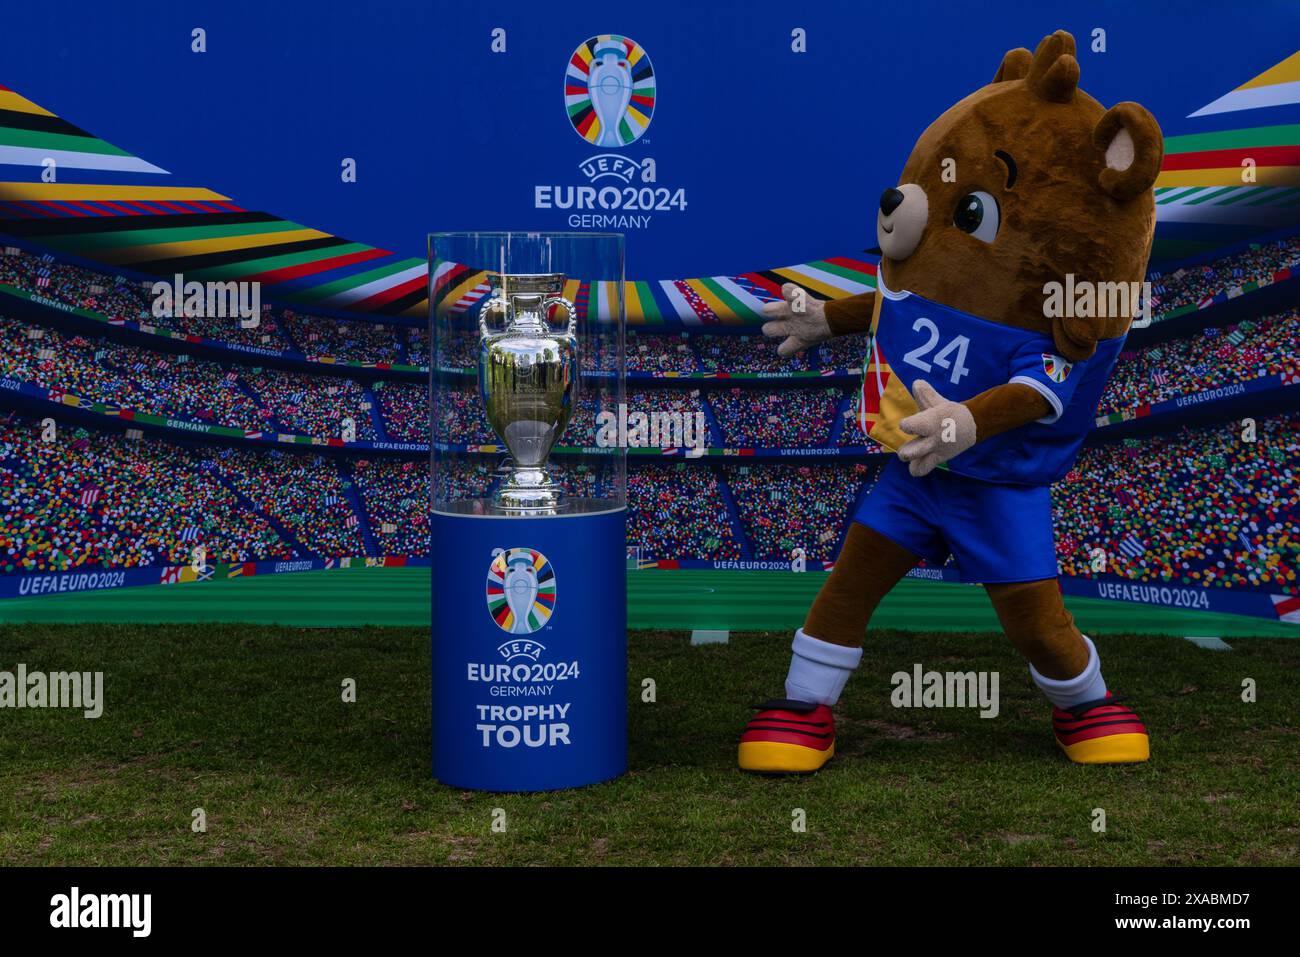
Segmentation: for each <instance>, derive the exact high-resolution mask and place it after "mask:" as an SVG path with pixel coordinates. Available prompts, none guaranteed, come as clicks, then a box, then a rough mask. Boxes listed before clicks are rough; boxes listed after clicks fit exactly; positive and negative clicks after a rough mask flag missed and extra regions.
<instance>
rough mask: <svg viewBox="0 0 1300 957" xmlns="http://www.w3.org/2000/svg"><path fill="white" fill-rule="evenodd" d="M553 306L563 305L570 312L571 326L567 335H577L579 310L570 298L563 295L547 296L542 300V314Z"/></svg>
mask: <svg viewBox="0 0 1300 957" xmlns="http://www.w3.org/2000/svg"><path fill="white" fill-rule="evenodd" d="M552 306H563V307H564V308H565V309H566V310H567V311H568V313H569V328H568V332H567V333H566V334H567V335H570V336H576V335H577V334H578V310H577V308H576V307H575V306H574V305H573V303H571V302H570V301H569V300H567V299H565V298H564V297H563V296H547V297H546V298H545V299H543V300H542V314H543V315H546V314H547V313H548V312H550V310H551V307H552Z"/></svg>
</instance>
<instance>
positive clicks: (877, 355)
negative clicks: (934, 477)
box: [858, 277, 1124, 485]
mask: <svg viewBox="0 0 1300 957" xmlns="http://www.w3.org/2000/svg"><path fill="white" fill-rule="evenodd" d="M878 295H879V300H878V302H879V308H878V309H877V311H876V315H875V318H874V320H873V322H872V337H871V342H870V346H869V348H868V355H867V360H866V362H865V363H864V365H863V383H862V397H861V400H860V402H859V411H858V415H859V423H860V424H861V426H862V428H863V430H864V431H865V432H866V433H867V435H869V436H870V437H871V438H873V439H875V440H876V441H877V442H880V443H881V444H882V445H884V446H885V447H886V448H890V449H893V450H895V451H897V450H898V448H899V447H900V446H901V445H902V444H904V443H905V442H907V441H908V440H909V439H910V438H911V436H909V435H908V434H907V433H905V432H903V431H902V430H901V429H900V428H899V422H900V421H901V420H902V419H904V418H906V417H907V416H908V415H911V414H912V413H913V412H915V411H916V402H915V400H914V399H913V398H912V388H913V383H915V382H916V380H917V379H924V380H925V381H927V382H929V383H930V385H932V386H934V388H935V389H936V390H937V391H938V392H939V394H940V395H942V396H943V397H944V398H946V399H951V400H953V401H954V402H964V401H965V400H967V399H970V398H972V397H974V396H976V395H979V394H980V393H981V392H984V391H986V390H987V389H991V388H993V387H994V386H999V385H1003V384H1005V383H1007V382H1017V383H1021V384H1023V385H1027V386H1029V387H1030V388H1032V389H1034V390H1036V391H1037V392H1039V393H1040V394H1041V395H1042V396H1043V398H1045V399H1046V400H1047V403H1048V405H1050V406H1051V409H1052V411H1051V412H1050V413H1049V414H1048V415H1047V416H1045V417H1044V418H1041V419H1039V420H1038V421H1036V422H1031V423H1029V424H1028V425H1025V426H1022V427H1020V428H1016V429H1010V430H1009V431H1007V432H1003V433H1002V434H1001V435H995V436H993V437H992V438H990V439H986V440H983V441H980V442H977V443H976V444H975V445H974V446H973V447H971V448H970V449H967V450H966V451H965V452H962V453H961V454H960V455H957V456H955V457H953V458H952V459H950V460H949V461H948V463H947V467H948V468H949V469H951V470H952V471H953V472H955V473H957V474H959V475H965V476H968V477H970V478H976V479H982V480H984V481H987V482H999V483H1004V484H1012V485H1048V484H1050V483H1052V482H1054V481H1056V480H1057V479H1059V478H1061V477H1062V476H1064V475H1065V473H1066V472H1068V471H1069V470H1070V467H1071V465H1073V463H1074V458H1075V455H1076V454H1077V453H1078V451H1079V446H1080V445H1081V444H1082V443H1083V438H1084V436H1085V435H1086V434H1087V433H1088V430H1089V429H1091V428H1092V426H1093V424H1094V417H1095V415H1096V410H1097V403H1098V401H1099V400H1100V398H1101V392H1102V389H1104V388H1105V386H1106V380H1107V379H1108V378H1109V377H1110V372H1111V369H1112V368H1114V365H1115V360H1116V359H1117V358H1118V356H1119V352H1120V349H1121V348H1122V347H1123V345H1124V336H1119V337H1117V338H1114V339H1105V340H1102V341H1101V342H1099V343H1098V344H1097V351H1096V353H1095V354H1094V355H1093V356H1092V358H1090V359H1087V360H1084V361H1082V362H1069V361H1067V360H1066V359H1064V358H1062V357H1061V356H1059V355H1057V354H1056V351H1055V350H1056V346H1055V344H1054V343H1053V341H1052V339H1051V337H1050V336H1047V335H1044V334H1043V333H1040V332H1032V331H1030V330H1028V329H1017V328H1015V327H1013V326H1004V325H1001V324H1000V323H996V322H990V321H989V320H987V319H981V318H979V317H978V316H972V315H970V314H969V313H965V312H961V311H960V310H957V309H953V308H951V307H949V306H944V305H941V304H939V303H935V302H930V301H929V300H928V299H923V298H922V297H920V296H917V295H915V294H913V293H907V292H891V291H889V290H888V289H886V288H885V284H884V280H883V277H881V278H880V280H879V288H878Z"/></svg>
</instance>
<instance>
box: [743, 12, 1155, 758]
mask: <svg viewBox="0 0 1300 957" xmlns="http://www.w3.org/2000/svg"><path fill="white" fill-rule="evenodd" d="M1074 52H1075V47H1074V38H1073V37H1072V36H1070V34H1068V33H1066V32H1064V31H1057V32H1056V33H1054V34H1052V35H1051V36H1049V37H1046V38H1044V39H1043V41H1042V42H1041V43H1040V44H1039V45H1038V49H1037V50H1036V51H1035V52H1034V53H1033V54H1032V55H1031V54H1030V53H1029V51H1028V50H1025V49H1016V50H1012V51H1011V52H1009V53H1008V54H1007V55H1006V56H1005V57H1004V58H1003V60H1002V65H1001V66H1000V67H999V68H998V71H997V74H996V75H995V76H994V77H993V82H992V83H990V84H989V85H988V86H985V87H983V88H982V89H980V90H977V91H976V92H974V93H972V94H971V95H970V96H968V97H966V98H965V99H963V100H961V101H960V102H959V103H957V104H956V105H955V106H953V107H952V108H951V109H949V110H948V111H947V112H946V113H944V114H943V115H942V116H940V117H939V118H938V119H937V120H935V121H934V122H933V123H932V124H931V125H930V128H929V129H927V130H926V131H925V132H924V133H923V134H922V135H921V138H920V140H918V141H917V144H916V147H915V148H914V149H913V150H912V155H911V156H910V157H909V158H908V160H907V165H906V166H904V167H903V174H902V177H901V181H900V183H899V185H898V186H897V187H896V188H893V189H887V190H885V192H884V195H882V196H881V198H880V214H879V217H878V219H877V235H878V237H879V242H880V249H881V253H882V256H881V260H880V269H879V273H878V283H877V290H876V292H872V293H866V294H864V295H860V296H854V297H852V298H848V299H841V300H837V301H832V302H826V303H822V302H818V301H816V300H815V299H813V298H812V297H811V296H808V295H806V293H805V292H804V291H803V290H802V289H799V288H798V287H796V286H794V285H787V286H786V287H785V288H784V289H783V290H782V293H783V296H784V300H785V301H783V302H777V303H770V304H769V305H768V306H767V307H766V311H767V314H768V317H769V320H770V321H768V322H767V323H766V325H764V327H763V331H764V333H765V334H767V335H769V336H780V337H783V341H782V342H781V344H780V346H779V350H778V351H779V352H780V354H781V355H783V356H789V355H793V354H794V353H797V352H800V351H802V350H804V349H806V348H808V347H809V346H811V345H813V344H814V343H817V342H820V341H822V340H825V339H828V338H830V337H831V336H837V335H845V334H850V333H869V336H868V348H867V356H866V358H865V360H864V363H863V383H862V393H861V397H860V401H859V407H858V420H859V424H860V425H861V427H862V428H863V430H864V431H865V432H866V433H867V434H868V435H869V436H870V437H871V438H872V439H874V440H875V441H876V442H878V443H880V444H882V445H884V446H885V447H887V448H889V449H890V450H892V451H895V452H897V453H898V454H897V458H891V459H890V460H889V463H888V465H886V467H885V469H884V470H883V472H882V473H881V474H880V477H879V479H878V480H877V482H876V484H875V486H874V487H873V488H872V490H871V492H870V494H869V495H867V496H866V497H865V498H864V499H863V501H862V504H861V505H860V506H859V508H858V511H857V512H856V514H855V515H854V516H853V522H852V524H851V525H850V528H849V532H848V535H847V536H846V538H845V541H844V547H843V549H842V551H841V552H840V556H839V559H838V561H837V562H836V563H835V568H834V570H833V571H832V572H831V574H830V575H829V577H828V578H827V580H826V583H825V585H824V586H823V587H822V589H821V591H820V592H819V593H818V595H817V598H816V600H815V601H814V603H813V606H812V609H811V610H810V611H809V613H808V617H807V619H806V621H805V623H804V626H803V628H801V629H799V630H798V631H796V633H795V637H794V645H793V652H794V654H793V657H792V659H791V663H790V672H789V676H788V677H787V679H786V685H785V691H786V697H785V698H784V699H780V700H775V701H769V702H767V703H765V704H763V705H760V706H759V708H758V712H757V714H756V715H755V716H754V718H753V719H752V720H751V721H750V722H749V725H748V726H747V727H746V728H745V731H744V733H743V735H742V737H741V741H740V748H739V759H740V766H741V767H742V768H743V769H745V770H748V771H758V772H767V773H781V772H786V773H791V772H796V773H797V772H808V771H816V770H817V769H819V768H821V767H822V765H824V764H825V763H826V762H827V761H828V760H829V759H830V758H831V757H832V755H833V754H834V753H835V726H834V720H833V717H832V713H831V706H833V705H834V704H835V702H836V701H837V700H838V698H839V695H840V692H841V691H842V690H843V688H844V685H845V682H846V681H847V680H848V677H849V675H850V674H851V673H852V671H853V669H854V668H855V667H856V666H857V664H858V662H859V660H860V659H861V657H862V648H861V645H862V640H863V637H864V635H865V633H866V629H867V624H868V622H869V621H870V619H871V614H872V612H873V611H874V610H875V608H876V606H877V605H878V604H879V602H880V600H881V599H882V598H883V597H884V596H885V595H886V594H887V593H888V592H889V590H890V589H891V588H893V587H894V585H895V584H896V583H897V582H898V580H899V579H901V578H902V577H903V576H904V575H905V574H906V573H907V572H908V571H909V570H910V569H911V568H912V567H913V566H915V565H916V564H917V563H918V562H919V561H920V560H921V559H925V560H926V561H927V562H931V563H934V564H942V563H943V562H944V561H946V560H947V559H948V558H949V557H950V556H951V557H952V558H953V560H954V562H955V564H956V567H957V570H958V572H959V573H960V575H961V578H962V580H963V581H966V582H979V583H981V584H983V585H984V587H985V589H986V590H987V592H988V595H989V598H990V600H991V601H992V602H993V607H994V609H995V610H996V611H997V615H998V619H999V620H1000V621H1001V623H1002V627H1003V629H1004V630H1005V631H1006V634H1007V637H1009V638H1010V639H1011V641H1012V643H1013V644H1014V645H1015V647H1016V648H1017V649H1018V650H1019V652H1020V653H1021V654H1022V655H1023V656H1024V657H1025V658H1026V659H1028V661H1029V665H1030V674H1031V675H1032V677H1033V680H1034V681H1035V682H1036V683H1037V684H1038V686H1039V687H1040V688H1041V689H1042V690H1043V693H1044V694H1045V695H1046V697H1047V698H1048V700H1049V701H1050V702H1051V703H1052V705H1053V706H1054V708H1053V712H1052V725H1053V730H1054V731H1055V734H1056V740H1057V742H1058V743H1059V744H1060V745H1061V747H1062V749H1064V751H1065V753H1066V754H1067V755H1068V756H1069V758H1070V759H1071V760H1073V761H1077V762H1080V763H1121V762H1132V761H1145V760H1146V759H1147V757H1148V754H1149V745H1148V739H1147V732H1146V728H1145V727H1144V726H1143V724H1142V721H1141V719H1140V718H1139V717H1138V716H1137V714H1135V713H1134V712H1133V711H1131V710H1129V709H1128V708H1127V707H1125V706H1124V705H1122V704H1120V703H1119V702H1120V699H1119V698H1117V697H1116V696H1115V695H1114V694H1112V693H1111V692H1110V691H1109V690H1107V687H1106V682H1105V680H1104V679H1103V678H1102V674H1101V664H1100V661H1099V660H1098V656H1097V649H1096V648H1095V647H1094V646H1093V644H1092V642H1091V641H1089V640H1088V638H1087V637H1086V636H1084V635H1082V634H1080V632H1079V630H1078V629H1077V628H1076V627H1075V625H1074V621H1073V619H1072V617H1071V616H1070V613H1069V612H1068V611H1066V610H1065V606H1064V604H1063V602H1062V600H1061V592H1060V588H1059V586H1058V584H1057V581H1056V578H1057V567H1056V553H1055V549H1054V545H1053V540H1052V513H1051V508H1052V506H1051V499H1050V495H1049V486H1050V484H1051V483H1052V482H1054V481H1056V480H1058V479H1059V478H1061V477H1062V476H1063V475H1065V473H1066V472H1067V471H1068V470H1069V469H1070V467H1071V465H1072V463H1073V461H1074V458H1075V455H1076V454H1077V452H1078V449H1079V446H1080V444H1081V443H1082V441H1083V438H1084V436H1085V434H1086V433H1087V431H1088V429H1089V428H1090V427H1091V425H1092V422H1093V417H1094V415H1095V414H1096V408H1097V402H1098V399H1099V397H1100V395H1101V391H1102V389H1103V388H1104V386H1105V384H1106V380H1107V377H1108V376H1109V375H1110V371H1111V369H1112V368H1113V366H1114V363H1115V359H1116V357H1117V356H1118V354H1119V351H1120V349H1121V347H1122V345H1123V342H1124V337H1125V335H1126V334H1127V332H1128V328H1129V324H1130V322H1131V320H1132V318H1133V316H1134V313H1135V310H1136V307H1137V302H1136V296H1135V294H1136V291H1137V290H1138V289H1139V288H1140V287H1139V285H1138V284H1139V283H1140V282H1141V281H1142V279H1143V276H1144V271H1145V269H1146V263H1147V257H1148V256H1149V254H1150V252H1151V241H1152V236H1153V233H1154V229H1155V200H1154V197H1153V194H1152V184H1153V183H1154V182H1155V178H1156V174H1157V172H1158V171H1159V169H1160V162H1161V158H1162V155H1163V146H1162V140H1161V135H1160V128H1159V126H1158V125H1157V124H1156V121H1155V119H1154V118H1153V117H1152V116H1151V114H1150V113H1149V112H1147V111H1146V110H1145V109H1143V108H1142V107H1141V106H1139V105H1137V104H1136V103H1119V104H1117V105H1115V106H1113V107H1111V108H1110V109H1109V110H1107V109H1104V108H1103V107H1102V106H1101V104H1099V103H1098V102H1097V101H1096V100H1094V99H1093V98H1092V97H1090V96H1088V95H1087V94H1086V93H1084V92H1083V91H1082V90H1080V89H1079V88H1078V82H1079V63H1078V61H1077V60H1076V59H1075V56H1074ZM1067 283H1072V284H1073V285H1072V286H1071V285H1067ZM1062 288H1068V289H1074V290H1094V289H1095V290H1096V295H1095V296H1093V295H1087V296H1080V297H1079V299H1078V302H1077V303H1076V302H1075V301H1074V300H1073V299H1071V300H1070V301H1069V302H1066V303H1064V305H1063V304H1062V300H1061V296H1060V295H1059V291H1060V290H1061V289H1062ZM1129 290H1132V291H1133V294H1131V295H1130V296H1125V295H1123V294H1124V293H1127V292H1129ZM1054 291H1056V293H1057V294H1056V295H1053V292H1054ZM1117 293H1118V294H1117Z"/></svg>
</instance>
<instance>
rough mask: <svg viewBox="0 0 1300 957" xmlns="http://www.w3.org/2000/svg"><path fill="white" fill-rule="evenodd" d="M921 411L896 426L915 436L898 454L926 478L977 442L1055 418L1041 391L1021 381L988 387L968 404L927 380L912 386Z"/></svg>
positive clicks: (913, 470)
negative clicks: (953, 397)
mask: <svg viewBox="0 0 1300 957" xmlns="http://www.w3.org/2000/svg"><path fill="white" fill-rule="evenodd" d="M912 394H913V396H914V397H915V398H916V406H917V411H916V413H915V414H913V415H909V416H908V417H907V418H905V419H904V420H903V421H902V422H900V423H899V424H898V426H899V428H900V429H902V430H903V431H904V432H908V433H910V434H912V435H915V436H916V438H914V439H912V440H911V441H910V442H907V443H905V444H904V445H903V447H902V448H900V449H899V450H898V457H899V458H900V459H902V460H903V461H904V462H906V463H908V471H909V472H911V473H912V474H913V475H917V476H920V475H928V474H929V473H930V472H932V471H934V469H935V468H937V467H938V466H939V465H941V464H942V463H944V462H947V461H948V460H949V459H951V458H954V457H956V456H958V455H960V454H961V453H962V452H965V451H966V450H967V449H968V448H970V447H971V446H972V445H974V444H975V443H976V442H982V441H983V440H985V439H989V438H992V437H993V436H995V435H998V434H999V433H1002V432H1006V431H1007V430H1009V429H1014V428H1018V427H1019V426H1022V425H1028V424H1029V423H1030V422H1036V421H1038V420H1039V419H1042V418H1046V417H1047V416H1049V415H1051V414H1052V408H1051V406H1050V405H1049V404H1048V401H1047V399H1046V398H1044V397H1043V396H1042V395H1041V394H1040V393H1039V392H1038V390H1036V389H1034V388H1032V387H1030V386H1027V385H1022V384H1021V383H1019V382H1007V383H1004V384H1003V385H998V386H994V387H993V388H991V389H986V390H985V391H983V392H981V393H980V394H979V395H977V396H973V397H972V398H970V399H967V400H966V401H965V402H953V401H952V400H951V399H945V398H944V397H943V396H941V395H940V394H939V393H938V392H936V391H935V389H934V387H933V386H932V385H930V383H928V382H926V381H925V380H924V379H918V380H917V381H916V382H915V383H913V385H912Z"/></svg>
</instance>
